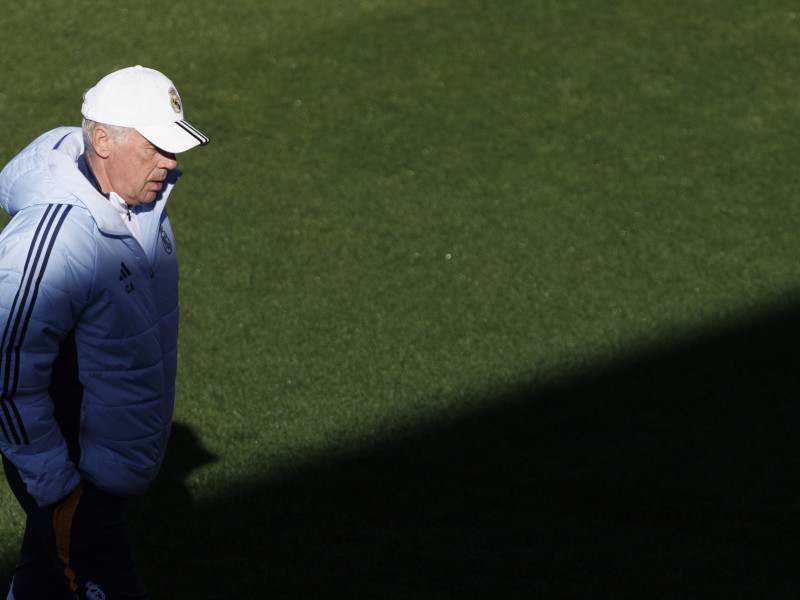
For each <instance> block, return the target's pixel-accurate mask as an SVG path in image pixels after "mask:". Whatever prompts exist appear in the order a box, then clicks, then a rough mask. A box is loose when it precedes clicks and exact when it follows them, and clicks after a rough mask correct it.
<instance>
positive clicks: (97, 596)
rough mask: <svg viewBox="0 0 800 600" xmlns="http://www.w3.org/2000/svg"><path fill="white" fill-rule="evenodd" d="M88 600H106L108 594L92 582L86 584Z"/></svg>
mask: <svg viewBox="0 0 800 600" xmlns="http://www.w3.org/2000/svg"><path fill="white" fill-rule="evenodd" d="M86 598H87V600H106V594H105V592H104V591H103V590H101V589H100V586H99V585H97V584H96V583H93V582H91V581H90V582H88V583H87V584H86Z"/></svg>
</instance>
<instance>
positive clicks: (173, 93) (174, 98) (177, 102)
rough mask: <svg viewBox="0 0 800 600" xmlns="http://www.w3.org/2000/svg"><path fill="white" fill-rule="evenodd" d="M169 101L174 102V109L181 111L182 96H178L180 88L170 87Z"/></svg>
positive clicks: (177, 111)
mask: <svg viewBox="0 0 800 600" xmlns="http://www.w3.org/2000/svg"><path fill="white" fill-rule="evenodd" d="M169 101H170V102H171V103H172V110H174V111H175V112H176V113H178V114H180V113H181V109H182V107H181V97H180V96H178V90H176V89H175V88H174V87H171V88H169Z"/></svg>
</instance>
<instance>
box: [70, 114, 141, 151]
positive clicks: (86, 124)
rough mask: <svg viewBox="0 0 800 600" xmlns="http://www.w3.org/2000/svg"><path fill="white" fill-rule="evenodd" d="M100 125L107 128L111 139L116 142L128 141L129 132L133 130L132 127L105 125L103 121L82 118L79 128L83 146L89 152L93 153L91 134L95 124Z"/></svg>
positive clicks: (92, 134)
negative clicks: (81, 133)
mask: <svg viewBox="0 0 800 600" xmlns="http://www.w3.org/2000/svg"><path fill="white" fill-rule="evenodd" d="M98 125H100V126H102V127H105V128H106V129H107V130H108V133H109V135H110V136H111V139H112V140H114V142H115V143H117V144H124V143H125V142H127V141H128V139H130V137H131V132H132V131H133V128H132V127H120V126H119V125H106V124H105V123H97V122H96V121H90V120H89V119H84V120H83V124H82V125H81V129H82V130H83V147H84V148H86V151H87V152H88V153H89V154H94V144H93V143H92V136H94V130H95V129H97V126H98Z"/></svg>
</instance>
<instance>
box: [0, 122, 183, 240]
mask: <svg viewBox="0 0 800 600" xmlns="http://www.w3.org/2000/svg"><path fill="white" fill-rule="evenodd" d="M82 153H83V134H82V132H81V130H80V128H79V127H59V128H57V129H54V130H52V131H49V132H47V133H45V134H42V135H41V136H39V137H38V138H37V139H35V140H34V141H33V142H31V143H30V144H29V145H28V146H27V147H26V148H25V149H24V150H23V151H22V152H20V153H19V154H18V155H17V156H16V157H14V159H12V160H11V162H9V163H8V164H7V165H6V166H5V168H4V169H3V171H2V172H1V173H0V206H2V208H3V210H4V211H5V212H6V213H8V214H9V215H11V216H12V217H13V216H14V215H15V214H17V213H18V212H19V211H21V210H22V209H24V208H26V207H28V206H33V205H36V204H77V205H81V206H84V207H86V208H87V209H88V210H89V212H90V213H91V214H92V217H93V218H94V220H95V222H96V223H97V226H98V227H99V228H100V229H101V230H102V231H104V232H105V233H108V234H112V235H127V234H128V230H127V228H126V227H125V224H124V223H122V222H121V220H120V218H119V213H118V212H117V211H116V209H115V208H114V207H113V206H111V204H110V203H109V201H108V200H107V199H106V198H105V197H104V196H103V195H102V194H100V193H99V192H98V191H97V190H96V189H95V188H94V187H93V186H92V184H91V183H89V181H88V180H87V179H86V177H84V176H83V174H82V173H81V172H80V170H78V166H77V162H76V161H77V160H78V157H79V156H80V155H81V154H82ZM180 175H181V171H179V170H178V169H174V170H173V171H171V172H170V174H169V176H168V177H167V179H166V180H165V181H164V189H163V190H162V191H161V194H160V195H159V196H158V197H157V198H156V200H155V201H153V202H151V203H149V204H147V205H142V209H143V210H154V211H158V212H160V211H163V209H164V204H165V203H166V199H167V197H168V196H169V193H170V192H171V191H172V187H173V185H174V184H175V182H176V181H177V179H178V177H180Z"/></svg>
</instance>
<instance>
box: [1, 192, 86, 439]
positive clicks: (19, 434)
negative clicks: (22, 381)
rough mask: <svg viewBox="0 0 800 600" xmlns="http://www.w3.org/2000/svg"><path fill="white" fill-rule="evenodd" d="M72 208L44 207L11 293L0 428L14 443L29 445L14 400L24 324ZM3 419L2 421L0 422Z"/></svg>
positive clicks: (3, 345)
mask: <svg viewBox="0 0 800 600" xmlns="http://www.w3.org/2000/svg"><path fill="white" fill-rule="evenodd" d="M71 208H72V207H71V206H69V205H63V204H51V205H49V206H48V207H47V209H46V210H45V213H44V216H43V217H42V220H41V221H40V222H39V225H38V226H37V228H36V231H35V233H34V236H33V240H32V242H31V245H30V248H29V249H28V256H27V258H26V259H25V267H24V269H23V272H22V279H21V280H20V284H19V288H18V289H17V293H16V295H15V296H14V302H13V304H12V305H11V311H10V312H9V314H8V321H7V322H6V325H5V329H4V331H3V338H2V343H0V383H1V384H2V394H0V405H2V414H0V426H2V427H0V429H2V431H3V434H4V435H5V436H6V438H7V439H8V440H9V441H11V440H13V442H14V443H15V444H29V443H30V440H29V439H28V434H27V432H26V430H25V425H24V423H23V422H22V417H21V416H20V414H19V411H18V410H17V407H16V405H15V403H14V396H15V394H16V392H17V385H18V383H19V371H20V355H21V352H22V344H23V341H24V340H25V335H26V334H27V332H28V325H29V324H30V321H31V317H32V316H33V310H34V306H35V305H36V298H37V297H38V295H39V286H40V285H41V283H42V278H43V277H44V272H45V269H46V268H47V264H48V263H49V261H50V256H51V254H52V252H53V247H54V246H55V242H56V238H57V237H58V232H59V231H60V229H61V226H62V225H63V224H64V219H66V217H67V214H68V213H69V211H70V209H71ZM3 421H5V423H3Z"/></svg>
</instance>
